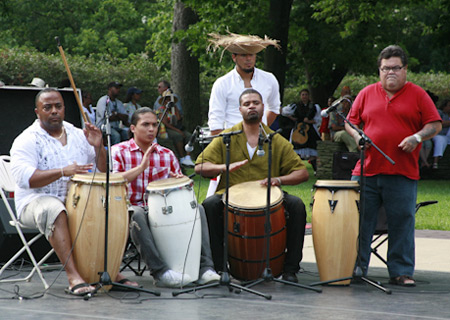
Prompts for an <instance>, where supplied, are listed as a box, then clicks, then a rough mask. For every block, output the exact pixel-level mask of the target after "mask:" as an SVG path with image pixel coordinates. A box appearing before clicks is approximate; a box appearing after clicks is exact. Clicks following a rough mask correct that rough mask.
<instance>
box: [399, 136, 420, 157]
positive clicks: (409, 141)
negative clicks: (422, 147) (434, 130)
mask: <svg viewBox="0 0 450 320" xmlns="http://www.w3.org/2000/svg"><path fill="white" fill-rule="evenodd" d="M418 145H419V143H418V142H417V139H416V137H414V136H409V137H406V138H405V139H403V140H402V142H400V144H399V145H398V147H399V148H401V149H402V150H403V151H405V152H408V153H410V152H413V151H414V149H416V147H417V146H418Z"/></svg>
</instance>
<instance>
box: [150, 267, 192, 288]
mask: <svg viewBox="0 0 450 320" xmlns="http://www.w3.org/2000/svg"><path fill="white" fill-rule="evenodd" d="M190 282H192V279H191V277H190V276H189V275H188V274H184V276H183V274H181V273H179V272H176V271H173V270H167V271H166V272H164V273H163V274H162V275H161V276H160V277H159V278H158V279H157V285H158V286H164V287H181V286H182V285H183V286H184V285H186V284H188V283H190Z"/></svg>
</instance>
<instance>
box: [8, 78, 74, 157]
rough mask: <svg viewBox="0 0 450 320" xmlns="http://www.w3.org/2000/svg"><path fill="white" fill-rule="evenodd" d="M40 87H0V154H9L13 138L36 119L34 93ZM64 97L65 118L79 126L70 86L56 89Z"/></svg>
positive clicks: (39, 89)
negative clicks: (0, 113)
mask: <svg viewBox="0 0 450 320" xmlns="http://www.w3.org/2000/svg"><path fill="white" fill-rule="evenodd" d="M41 90H42V88H35V87H16V86H4V87H0V106H1V107H2V116H1V118H0V128H1V130H0V141H1V142H2V143H0V154H9V150H10V149H11V146H12V143H13V141H14V139H15V138H16V137H17V136H18V135H19V134H20V133H22V131H23V130H24V129H25V128H27V127H28V126H30V125H31V124H32V123H33V122H34V120H36V113H35V112H34V108H35V103H34V100H35V98H36V95H37V94H38V93H39V91H41ZM58 91H59V92H60V93H61V95H62V97H63V99H64V106H65V120H66V121H68V122H70V123H72V124H73V125H74V126H76V127H78V128H81V114H80V111H79V110H80V109H79V108H78V104H77V101H76V99H75V96H74V94H73V90H72V89H71V88H64V89H58Z"/></svg>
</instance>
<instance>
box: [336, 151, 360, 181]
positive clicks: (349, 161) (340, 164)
mask: <svg viewBox="0 0 450 320" xmlns="http://www.w3.org/2000/svg"><path fill="white" fill-rule="evenodd" d="M358 160H359V153H358V152H348V151H336V152H335V153H334V154H333V179H334V180H350V179H351V177H352V170H353V168H354V167H355V165H356V163H357V162H358Z"/></svg>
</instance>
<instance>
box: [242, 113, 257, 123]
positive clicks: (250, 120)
mask: <svg viewBox="0 0 450 320" xmlns="http://www.w3.org/2000/svg"><path fill="white" fill-rule="evenodd" d="M244 120H245V122H247V123H258V122H260V121H261V117H260V115H259V114H258V113H252V114H249V115H248V116H247V117H246V118H245V119H244Z"/></svg>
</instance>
